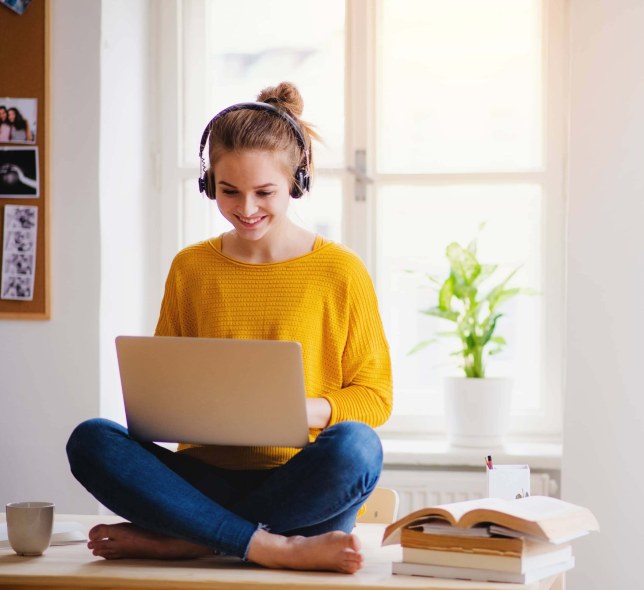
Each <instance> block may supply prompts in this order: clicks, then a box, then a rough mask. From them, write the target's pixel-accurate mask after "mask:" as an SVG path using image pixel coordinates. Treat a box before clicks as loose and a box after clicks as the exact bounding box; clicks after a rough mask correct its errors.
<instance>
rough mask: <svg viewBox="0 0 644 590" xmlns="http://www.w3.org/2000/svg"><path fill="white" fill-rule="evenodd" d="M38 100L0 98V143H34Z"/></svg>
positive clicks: (36, 128)
mask: <svg viewBox="0 0 644 590" xmlns="http://www.w3.org/2000/svg"><path fill="white" fill-rule="evenodd" d="M37 130H38V100H37V99H36V98H10V97H5V98H1V97H0V143H36V133H37Z"/></svg>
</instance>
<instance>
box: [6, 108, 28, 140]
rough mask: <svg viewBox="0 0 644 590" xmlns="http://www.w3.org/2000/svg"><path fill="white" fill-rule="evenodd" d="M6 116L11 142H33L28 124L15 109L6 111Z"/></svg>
mask: <svg viewBox="0 0 644 590" xmlns="http://www.w3.org/2000/svg"><path fill="white" fill-rule="evenodd" d="M7 116H8V119H9V124H10V125H11V141H33V135H32V133H31V129H29V123H28V122H27V120H26V119H25V118H24V117H23V116H22V114H21V113H20V111H19V110H18V109H17V108H15V107H10V108H9V109H7Z"/></svg>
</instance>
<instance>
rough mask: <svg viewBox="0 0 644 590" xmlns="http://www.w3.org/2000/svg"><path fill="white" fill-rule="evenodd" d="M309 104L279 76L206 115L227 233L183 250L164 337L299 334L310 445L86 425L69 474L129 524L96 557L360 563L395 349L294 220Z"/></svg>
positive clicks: (360, 277)
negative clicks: (177, 438)
mask: <svg viewBox="0 0 644 590" xmlns="http://www.w3.org/2000/svg"><path fill="white" fill-rule="evenodd" d="M301 113H302V98H301V96H300V94H299V92H298V91H297V89H296V88H295V87H294V86H293V85H291V84H288V83H282V84H279V85H278V86H277V87H275V88H268V89H266V90H264V91H262V92H261V93H260V94H259V96H258V103H241V104H239V105H233V106H232V107H229V108H228V109H225V110H224V111H222V112H221V113H219V114H218V115H217V116H215V118H214V119H213V120H212V121H211V122H210V123H209V125H208V128H207V129H206V131H205V132H204V138H203V139H202V146H201V149H202V150H203V147H204V145H205V142H206V138H208V141H209V160H210V167H209V168H208V169H207V170H206V169H205V168H206V166H205V163H204V162H203V161H202V168H203V177H202V178H200V188H201V189H202V190H203V191H204V192H205V193H206V195H207V196H208V197H210V198H212V199H215V201H216V204H217V206H218V208H219V211H220V212H221V214H222V215H223V216H224V217H225V218H226V219H227V220H228V221H229V222H230V223H231V225H232V226H233V229H232V230H231V231H229V232H227V233H224V234H223V235H221V236H218V237H216V238H212V239H210V240H207V241H204V242H201V243H199V244H196V245H194V246H190V247H188V248H186V249H184V250H183V251H181V252H180V253H179V254H178V255H177V256H176V258H175V260H174V261H173V263H172V267H171V269H170V273H169V276H168V279H167V282H166V289H165V295H164V299H163V303H162V306H161V313H160V317H159V321H158V324H157V328H156V332H155V333H156V335H158V336H192V337H216V338H243V339H272V340H294V341H298V342H300V343H301V344H302V350H303V361H304V372H305V384H306V391H307V415H308V421H309V427H310V437H311V441H312V442H311V444H309V445H308V446H307V447H306V448H304V449H302V450H300V451H299V452H298V451H296V450H294V449H287V448H264V447H262V448H256V447H253V448H248V447H222V446H194V445H185V444H184V445H180V446H179V450H178V452H176V453H173V452H171V451H168V450H167V449H164V448H161V447H158V446H156V445H154V444H152V443H142V442H137V441H135V440H133V439H131V438H130V437H129V436H128V433H127V431H126V430H125V429H124V428H123V427H122V426H119V425H117V424H114V423H112V422H109V421H106V420H101V419H96V420H90V421H87V422H84V423H83V424H81V425H80V426H79V427H77V429H76V430H75V431H74V433H73V434H72V436H71V438H70V441H69V443H68V447H67V449H68V455H69V459H70V464H71V468H72V471H73V473H74V475H75V476H76V477H77V479H79V481H80V482H81V483H82V484H83V485H84V486H85V487H86V488H87V489H88V490H89V491H90V492H91V493H92V494H94V496H95V497H96V498H97V499H98V500H100V501H101V502H102V503H103V504H104V505H106V506H107V507H108V508H110V509H111V510H113V511H114V512H116V513H117V514H119V515H120V516H122V517H124V518H126V519H127V520H129V521H130V523H131V524H130V523H128V524H120V525H112V526H107V525H99V526H97V527H95V528H94V529H93V530H92V531H91V532H90V535H89V536H90V542H89V548H90V549H92V550H93V552H94V554H95V555H100V556H102V557H105V558H108V559H110V558H119V557H157V558H178V557H195V556H202V555H208V554H212V553H213V552H216V553H226V554H232V555H237V556H239V557H241V558H243V559H248V560H250V561H253V562H256V563H258V564H261V565H264V566H267V567H281V568H295V569H310V570H334V571H340V572H347V573H353V572H355V571H357V570H358V569H359V568H360V567H361V565H362V555H361V553H360V546H359V542H358V539H357V538H356V537H355V536H354V535H353V534H351V530H352V529H353V527H354V524H355V520H356V515H357V513H358V511H359V509H360V507H361V506H362V505H363V503H364V501H365V500H366V499H367V497H368V496H369V494H370V493H371V491H372V490H373V488H374V487H375V485H376V483H377V480H378V477H379V475H380V471H381V468H382V449H381V446H380V441H379V439H378V437H377V435H376V434H375V432H374V431H373V430H372V427H374V426H378V425H380V424H382V423H383V422H385V421H386V420H387V418H388V417H389V415H390V412H391V405H392V382H391V367H390V359H389V349H388V345H387V342H386V340H385V336H384V333H383V328H382V324H381V321H380V316H379V313H378V305H377V301H376V297H375V294H374V289H373V285H372V283H371V280H370V278H369V275H368V274H367V271H366V269H365V268H364V266H363V264H362V263H361V262H360V260H359V259H358V257H357V256H356V255H354V254H353V253H352V252H350V251H349V250H347V249H346V248H344V247H342V246H340V245H338V244H335V243H332V242H330V241H328V240H326V239H324V238H323V237H321V236H317V235H314V234H312V233H310V232H309V231H307V230H305V229H303V228H301V227H299V226H297V225H296V224H294V223H293V222H292V221H291V220H290V219H289V217H288V216H287V211H288V206H289V202H290V199H291V198H293V197H299V196H300V195H301V194H302V192H304V191H305V190H306V189H307V186H308V175H309V174H310V170H311V166H312V153H311V146H310V144H311V138H312V137H313V136H314V134H313V132H312V130H311V128H310V127H309V126H308V125H306V124H305V123H303V122H302V121H300V120H299V116H300V115H301ZM248 370H249V371H252V370H253V367H252V366H250V365H249V367H248ZM178 395H179V393H178Z"/></svg>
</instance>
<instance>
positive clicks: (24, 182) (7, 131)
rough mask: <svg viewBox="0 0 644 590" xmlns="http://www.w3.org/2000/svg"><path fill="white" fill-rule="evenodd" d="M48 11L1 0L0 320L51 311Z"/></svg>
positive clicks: (42, 2) (40, 316)
mask: <svg viewBox="0 0 644 590" xmlns="http://www.w3.org/2000/svg"><path fill="white" fill-rule="evenodd" d="M50 11H51V3H50V1H49V0H33V1H31V2H29V0H0V55H1V56H2V59H0V252H1V253H2V260H1V271H0V272H1V274H0V278H1V283H0V320H9V319H16V320H47V319H49V318H50V292H49V291H50V268H49V266H50V262H49V239H50V236H49V217H50V207H49V156H50V154H49V120H50V117H49V106H50V105H49V100H50V96H49V63H48V57H49V16H50V15H49V13H50ZM20 12H22V14H21V13H20ZM3 107H4V109H3Z"/></svg>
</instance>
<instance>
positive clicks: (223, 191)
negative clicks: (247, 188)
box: [221, 189, 237, 195]
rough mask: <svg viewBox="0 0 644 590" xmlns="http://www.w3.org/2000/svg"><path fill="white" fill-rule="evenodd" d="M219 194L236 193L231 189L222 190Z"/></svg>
mask: <svg viewBox="0 0 644 590" xmlns="http://www.w3.org/2000/svg"><path fill="white" fill-rule="evenodd" d="M221 192H222V193H224V195H236V194H237V191H234V190H232V189H223V190H222V191H221Z"/></svg>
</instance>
